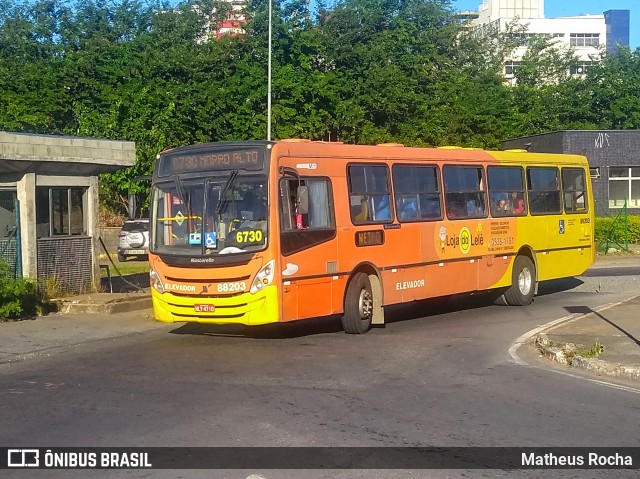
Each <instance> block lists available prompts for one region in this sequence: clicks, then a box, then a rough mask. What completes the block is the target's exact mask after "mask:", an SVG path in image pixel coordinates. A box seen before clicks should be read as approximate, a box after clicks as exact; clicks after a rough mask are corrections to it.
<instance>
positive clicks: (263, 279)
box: [249, 259, 275, 294]
mask: <svg viewBox="0 0 640 479" xmlns="http://www.w3.org/2000/svg"><path fill="white" fill-rule="evenodd" d="M274 266H275V260H273V259H272V260H271V261H269V262H268V263H267V264H265V265H264V266H263V267H262V268H260V271H258V274H256V277H255V279H254V280H253V283H252V284H251V289H250V290H249V291H251V294H256V293H257V292H258V291H262V289H263V288H266V287H267V286H269V285H270V284H271V283H272V282H273V269H274Z"/></svg>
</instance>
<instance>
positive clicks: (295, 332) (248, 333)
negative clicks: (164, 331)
mask: <svg viewBox="0 0 640 479" xmlns="http://www.w3.org/2000/svg"><path fill="white" fill-rule="evenodd" d="M494 300H495V295H490V294H477V295H464V296H463V295H459V296H450V297H446V298H436V299H428V300H424V301H415V302H412V303H409V304H401V305H394V306H388V307H386V308H385V317H386V323H387V324H392V323H398V322H401V321H408V320H412V319H417V318H424V317H429V316H437V315H441V314H447V313H451V312H455V311H463V310H467V309H475V308H482V307H486V306H492V305H493V302H494ZM337 332H342V324H341V323H340V317H339V316H328V317H322V318H314V319H305V320H302V321H294V322H291V323H274V324H267V325H263V326H243V325H215V324H199V323H186V324H184V325H182V326H180V327H178V328H176V329H174V330H172V331H171V333H172V334H192V335H208V336H227V337H243V338H254V339H291V338H300V337H304V336H313V335H318V334H327V333H337Z"/></svg>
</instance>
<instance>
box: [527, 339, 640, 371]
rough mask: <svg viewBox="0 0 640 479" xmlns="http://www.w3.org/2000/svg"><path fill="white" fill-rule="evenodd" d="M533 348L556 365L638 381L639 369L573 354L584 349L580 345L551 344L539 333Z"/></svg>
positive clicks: (551, 342)
mask: <svg viewBox="0 0 640 479" xmlns="http://www.w3.org/2000/svg"><path fill="white" fill-rule="evenodd" d="M534 346H535V347H536V348H537V349H538V350H539V351H540V353H541V354H542V356H544V357H545V358H546V359H547V360H549V361H553V362H556V363H558V364H563V365H565V366H568V367H571V368H576V369H582V370H585V371H590V372H594V373H597V374H601V375H604V376H611V377H617V378H625V379H633V380H636V381H640V368H636V367H631V366H624V365H622V364H614V363H610V362H608V361H604V360H602V359H597V358H585V357H582V356H580V355H579V354H575V352H576V351H578V350H579V349H582V348H584V346H583V345H580V344H574V343H557V342H553V341H551V340H549V338H548V337H547V335H546V334H545V333H540V334H538V336H537V337H536V339H535V341H534Z"/></svg>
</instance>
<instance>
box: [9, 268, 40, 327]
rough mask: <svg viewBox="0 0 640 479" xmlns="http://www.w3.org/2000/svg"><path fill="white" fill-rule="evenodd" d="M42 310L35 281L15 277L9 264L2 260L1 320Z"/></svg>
mask: <svg viewBox="0 0 640 479" xmlns="http://www.w3.org/2000/svg"><path fill="white" fill-rule="evenodd" d="M41 311H42V306H41V303H40V298H39V295H38V288H37V287H36V285H35V283H33V282H32V281H29V280H27V279H24V278H13V275H12V274H11V272H10V269H9V266H8V265H7V264H6V263H5V262H3V261H0V321H6V320H9V319H18V318H24V317H28V316H34V315H36V314H40V313H41Z"/></svg>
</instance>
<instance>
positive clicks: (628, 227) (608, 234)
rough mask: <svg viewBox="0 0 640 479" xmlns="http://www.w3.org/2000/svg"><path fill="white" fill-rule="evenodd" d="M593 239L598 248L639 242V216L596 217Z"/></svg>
mask: <svg viewBox="0 0 640 479" xmlns="http://www.w3.org/2000/svg"><path fill="white" fill-rule="evenodd" d="M595 239H596V243H597V244H598V247H599V248H600V249H601V247H602V246H603V245H609V246H612V247H620V246H626V245H628V244H640V216H628V217H626V218H624V217H623V216H619V217H608V218H596V224H595Z"/></svg>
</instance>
